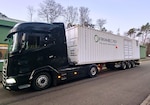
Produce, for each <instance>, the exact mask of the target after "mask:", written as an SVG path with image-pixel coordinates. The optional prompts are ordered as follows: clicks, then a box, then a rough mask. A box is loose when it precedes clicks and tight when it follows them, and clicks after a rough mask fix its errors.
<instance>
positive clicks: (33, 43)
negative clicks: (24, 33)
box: [26, 35, 40, 49]
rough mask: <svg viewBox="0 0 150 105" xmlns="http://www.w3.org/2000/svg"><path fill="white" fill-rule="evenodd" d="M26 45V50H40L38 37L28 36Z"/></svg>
mask: <svg viewBox="0 0 150 105" xmlns="http://www.w3.org/2000/svg"><path fill="white" fill-rule="evenodd" d="M26 44H27V45H26V49H37V48H40V36H33V35H28V40H27V42H26Z"/></svg>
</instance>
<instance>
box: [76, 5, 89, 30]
mask: <svg viewBox="0 0 150 105" xmlns="http://www.w3.org/2000/svg"><path fill="white" fill-rule="evenodd" d="M89 12H90V11H89V9H88V8H86V7H80V9H79V13H80V24H81V25H82V26H87V27H88V26H89V24H90V23H91V21H92V19H90V18H89Z"/></svg>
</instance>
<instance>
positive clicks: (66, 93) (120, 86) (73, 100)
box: [0, 61, 150, 105]
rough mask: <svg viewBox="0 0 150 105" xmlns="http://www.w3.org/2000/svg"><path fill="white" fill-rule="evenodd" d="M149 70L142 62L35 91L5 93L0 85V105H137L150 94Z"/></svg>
mask: <svg viewBox="0 0 150 105" xmlns="http://www.w3.org/2000/svg"><path fill="white" fill-rule="evenodd" d="M149 68H150V61H144V62H142V64H141V65H140V66H137V67H135V68H132V69H129V70H116V71H105V72H100V73H99V74H98V76H97V77H96V78H84V79H81V80H78V81H74V82H71V83H67V84H62V85H59V86H56V87H52V88H50V89H47V90H44V91H39V92H33V91H32V90H30V89H27V90H22V91H17V92H13V91H7V90H4V89H3V88H2V85H1V84H0V105H140V104H141V103H142V102H143V100H144V99H145V98H146V97H147V96H148V95H149V94H150V69H149Z"/></svg>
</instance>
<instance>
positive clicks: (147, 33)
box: [140, 23, 150, 44]
mask: <svg viewBox="0 0 150 105" xmlns="http://www.w3.org/2000/svg"><path fill="white" fill-rule="evenodd" d="M140 32H141V35H142V41H143V44H146V40H147V38H148V37H150V24H149V23H147V24H146V25H143V26H142V27H141V31H140Z"/></svg>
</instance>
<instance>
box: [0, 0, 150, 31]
mask: <svg viewBox="0 0 150 105" xmlns="http://www.w3.org/2000/svg"><path fill="white" fill-rule="evenodd" d="M43 1H44V0H0V12H1V13H3V14H5V15H6V16H8V17H10V18H13V19H18V20H23V21H29V17H28V10H27V7H28V6H29V5H30V6H33V7H34V8H35V9H36V10H37V9H39V7H40V6H39V5H40V3H42V2H43ZM55 1H56V2H57V3H60V4H61V5H62V6H63V7H65V8H66V7H68V6H73V7H77V8H79V7H81V6H83V7H87V8H89V10H90V14H89V17H90V18H91V19H92V23H93V24H96V20H97V19H106V21H107V22H106V24H105V25H104V26H105V27H106V29H107V30H111V31H113V33H117V32H118V29H119V31H120V34H124V32H127V31H128V30H129V29H131V28H140V27H141V26H142V25H145V24H146V23H147V22H150V9H149V6H150V0H55ZM33 20H35V21H38V20H39V18H38V16H34V18H33Z"/></svg>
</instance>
